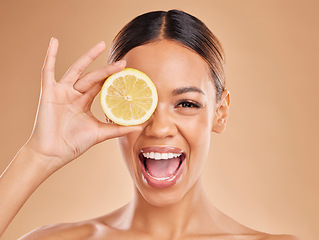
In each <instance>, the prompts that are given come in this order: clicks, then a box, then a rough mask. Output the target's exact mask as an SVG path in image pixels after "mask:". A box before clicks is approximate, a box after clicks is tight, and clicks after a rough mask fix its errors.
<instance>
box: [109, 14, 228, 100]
mask: <svg viewBox="0 0 319 240" xmlns="http://www.w3.org/2000/svg"><path fill="white" fill-rule="evenodd" d="M161 39H167V40H172V41H177V42H179V43H182V45H184V46H186V47H187V48H189V49H191V50H193V51H195V52H196V53H198V54H199V55H200V56H201V57H202V58H203V59H204V60H205V61H206V62H207V64H208V66H209V68H210V71H211V74H212V78H213V79H214V82H215V88H216V100H217V101H219V100H220V99H221V94H222V92H223V90H224V89H225V74H224V54H223V49H222V47H221V44H220V43H219V41H218V39H217V38H216V37H215V36H214V35H213V33H212V32H211V31H210V30H209V29H208V28H207V26H206V25H205V24H204V23H203V22H202V21H200V20H199V19H197V18H196V17H194V16H192V15H190V14H188V13H185V12H183V11H179V10H170V11H167V12H165V11H155V12H149V13H145V14H142V15H140V16H138V17H136V18H134V19H133V20H132V21H130V22H129V23H128V24H126V25H125V26H124V27H123V28H122V30H121V31H120V32H119V33H118V34H117V35H116V36H115V38H114V40H113V44H112V48H111V52H110V56H109V62H115V61H118V60H120V59H121V58H122V57H124V55H125V54H126V53H128V52H129V51H130V50H131V49H133V48H135V47H137V46H141V45H144V44H147V43H150V42H154V41H158V40H161Z"/></svg>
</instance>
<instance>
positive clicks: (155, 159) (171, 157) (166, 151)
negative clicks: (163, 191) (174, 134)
mask: <svg viewBox="0 0 319 240" xmlns="http://www.w3.org/2000/svg"><path fill="white" fill-rule="evenodd" d="M154 148H155V149H154ZM156 150H157V151H156ZM139 159H140V162H141V164H140V165H141V167H142V174H143V177H144V180H146V182H147V183H148V184H150V185H151V186H153V187H158V188H162V187H168V186H171V185H173V184H175V183H176V181H177V179H178V178H179V177H180V175H181V170H182V165H183V162H184V160H185V153H184V152H183V151H182V150H180V149H177V148H167V147H162V148H161V147H152V148H145V149H142V150H141V151H140V153H139Z"/></svg>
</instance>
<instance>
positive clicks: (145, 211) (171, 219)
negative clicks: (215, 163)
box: [125, 180, 220, 238]
mask: <svg viewBox="0 0 319 240" xmlns="http://www.w3.org/2000/svg"><path fill="white" fill-rule="evenodd" d="M127 210H128V212H129V214H125V215H126V219H127V221H128V222H127V225H126V226H127V227H129V228H131V229H135V230H137V231H143V232H149V233H150V234H156V236H163V237H167V236H170V237H176V238H178V237H179V236H180V235H181V234H185V233H186V234H187V233H191V232H202V233H203V234H207V233H208V232H211V231H212V229H213V228H214V227H213V226H215V230H216V231H217V226H216V224H215V222H216V221H215V220H216V219H217V218H218V216H220V212H219V211H218V210H217V209H216V208H215V207H214V206H213V205H212V203H211V202H210V200H209V199H208V197H207V195H206V193H205V191H204V189H203V186H202V183H201V181H200V180H198V181H197V182H196V183H195V184H194V186H193V187H192V189H190V191H189V192H188V193H187V194H186V195H185V196H184V197H183V198H182V200H181V201H179V202H177V203H174V204H170V205H168V206H163V207H157V206H153V205H151V204H149V203H148V202H147V201H146V200H145V199H144V198H143V196H141V194H140V193H139V191H138V190H137V189H136V191H135V197H134V200H133V201H132V202H131V204H130V205H128V208H127ZM128 212H127V213H128ZM199 230H200V231H199Z"/></svg>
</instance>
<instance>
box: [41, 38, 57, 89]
mask: <svg viewBox="0 0 319 240" xmlns="http://www.w3.org/2000/svg"><path fill="white" fill-rule="evenodd" d="M58 47H59V41H58V39H56V38H51V40H50V44H49V47H48V50H47V55H46V57H45V60H44V64H43V67H42V84H43V85H44V86H45V85H47V84H50V83H52V82H53V81H55V79H54V70H55V61H56V55H57V52H58Z"/></svg>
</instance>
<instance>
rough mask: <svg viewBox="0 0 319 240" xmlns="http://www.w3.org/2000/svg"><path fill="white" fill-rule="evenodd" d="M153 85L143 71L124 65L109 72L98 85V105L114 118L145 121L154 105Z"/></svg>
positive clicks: (132, 122)
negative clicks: (99, 88)
mask: <svg viewBox="0 0 319 240" xmlns="http://www.w3.org/2000/svg"><path fill="white" fill-rule="evenodd" d="M157 102H158V97H157V91H156V87H155V85H154V84H153V82H152V81H151V79H150V78H149V77H148V76H147V75H146V74H145V73H143V72H141V71H138V70H136V69H133V68H125V69H123V70H122V71H121V72H118V73H115V74H113V75H111V76H109V77H108V78H107V79H106V81H105V83H104V84H103V86H102V89H101V105H102V108H103V111H104V113H105V115H106V116H107V117H108V118H109V119H110V120H112V121H113V122H115V123H117V124H120V125H124V126H130V125H138V124H141V123H143V122H145V121H147V120H148V119H149V118H150V117H151V115H152V114H153V112H154V111H155V108H156V106H157Z"/></svg>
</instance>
